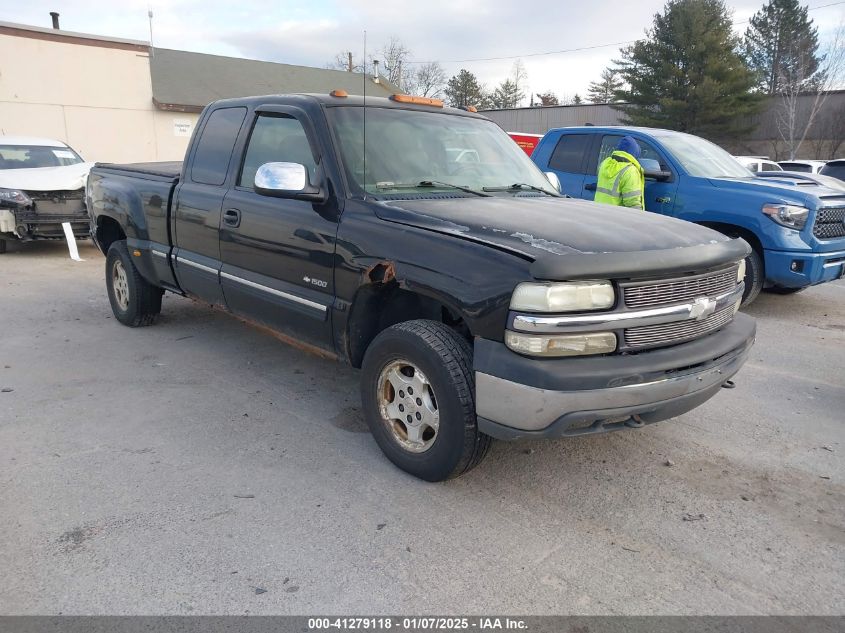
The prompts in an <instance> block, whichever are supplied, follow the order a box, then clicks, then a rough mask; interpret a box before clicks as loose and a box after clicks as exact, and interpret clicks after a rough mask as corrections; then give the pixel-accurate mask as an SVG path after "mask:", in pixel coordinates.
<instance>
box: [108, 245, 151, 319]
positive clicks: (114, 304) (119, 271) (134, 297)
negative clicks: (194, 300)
mask: <svg viewBox="0 0 845 633" xmlns="http://www.w3.org/2000/svg"><path fill="white" fill-rule="evenodd" d="M106 289H107V290H108V293H109V303H111V309H112V312H113V313H114V317H115V318H116V319H117V320H118V321H120V322H121V323H123V325H128V326H129V327H139V326H142V325H151V324H152V323H153V322H154V321H155V318H156V316H157V315H158V313H159V312H161V296H162V294H164V291H163V290H162V289H161V288H158V287H157V286H153V285H152V284H150V283H148V282H147V281H146V280H145V279H144V278H143V277H141V274H140V273H139V272H138V269H137V268H135V263H134V262H133V261H132V258H131V257H130V256H129V250H128V249H127V248H126V240H118V241H116V242H114V243H112V245H111V246H110V247H109V252H108V254H107V255H106Z"/></svg>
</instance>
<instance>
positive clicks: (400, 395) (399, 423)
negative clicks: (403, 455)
mask: <svg viewBox="0 0 845 633" xmlns="http://www.w3.org/2000/svg"><path fill="white" fill-rule="evenodd" d="M377 389H378V394H377V396H378V404H379V412H380V414H381V421H382V423H383V424H384V425H385V426H386V427H387V429H388V431H390V435H391V437H392V438H393V439H394V441H395V442H396V443H397V444H399V446H401V447H402V448H403V449H405V450H406V451H410V452H411V453H424V452H425V451H427V450H428V449H430V448H431V447H432V445H433V444H434V442H435V440H436V439H437V431H438V429H439V428H440V411H439V410H438V408H437V397H436V396H435V394H434V388H433V387H432V386H431V383H430V382H429V380H428V378H427V377H426V375H425V374H424V373H423V372H422V371H420V369H419V367H417V366H416V365H414V364H413V363H411V362H410V361H407V360H405V359H397V360H394V361H391V362H390V363H388V364H387V365H385V366H384V367H383V368H382V370H381V373H380V374H379V380H378V387H377Z"/></svg>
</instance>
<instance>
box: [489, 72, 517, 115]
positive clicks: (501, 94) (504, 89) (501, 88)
mask: <svg viewBox="0 0 845 633" xmlns="http://www.w3.org/2000/svg"><path fill="white" fill-rule="evenodd" d="M524 97H525V95H524V94H522V92H520V90H519V88H518V87H517V85H516V82H514V81H512V80H511V79H505V80H504V81H503V82H502V83H500V84H499V85H498V86H497V87H496V89H495V90H494V91H493V94H492V95H490V101H491V103H492V106H493V107H494V108H496V109H500V110H504V109H506V108H515V107H517V106H518V105H519V104H520V102H521V101H522V99H523V98H524Z"/></svg>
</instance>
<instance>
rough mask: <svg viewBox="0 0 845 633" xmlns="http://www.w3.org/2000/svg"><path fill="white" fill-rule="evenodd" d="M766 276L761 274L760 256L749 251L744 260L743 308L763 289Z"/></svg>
mask: <svg viewBox="0 0 845 633" xmlns="http://www.w3.org/2000/svg"><path fill="white" fill-rule="evenodd" d="M765 279H766V275H765V273H764V272H763V260H762V259H761V258H760V254H759V253H758V252H757V251H756V250H754V249H753V248H752V249H751V254H750V255H749V256H748V257H746V258H745V292H743V293H742V304H741V306H742V307H743V308H744V307H746V306H749V305H751V304H752V303H753V302H754V300H755V299H756V298H757V295H759V294H760V291H761V290H762V289H763V282H764V281H765Z"/></svg>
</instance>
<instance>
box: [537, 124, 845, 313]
mask: <svg viewBox="0 0 845 633" xmlns="http://www.w3.org/2000/svg"><path fill="white" fill-rule="evenodd" d="M625 135H630V136H632V137H634V138H635V139H636V140H637V142H638V143H639V144H640V146H641V147H642V150H643V152H642V157H641V159H640V162H641V164H642V166H643V170H644V171H645V174H646V187H645V204H646V210H648V211H653V212H655V213H660V214H663V215H669V216H672V217H676V218H680V219H682V220H689V221H690V222H695V223H697V224H702V225H705V226H708V227H710V228H713V229H716V230H717V231H720V232H721V233H724V234H725V235H730V236H731V237H742V238H744V239H745V240H746V241H747V242H748V243H749V244H750V245H751V246H752V248H753V251H752V253H751V254H750V255H749V256H748V258H747V260H746V274H745V295H744V297H743V305H748V304H749V303H751V302H752V301H753V300H754V299H755V298H756V297H757V295H758V294H759V293H760V290H762V289H763V288H767V289H769V290H771V291H773V292H777V293H780V294H791V293H793V292H797V291H799V290H802V289H803V288H806V287H808V286H812V285H814V284H820V283H824V282H826V281H832V280H834V279H838V278H840V277H843V276H844V275H845V193H843V192H841V191H834V190H832V189H827V188H825V187H821V186H818V185H815V184H813V183H808V182H806V181H802V180H800V179H793V180H790V179H789V178H784V179H781V178H778V179H775V180H771V179H766V180H764V179H761V178H756V177H755V176H754V174H753V173H752V172H750V171H748V170H747V169H746V168H745V167H743V166H742V165H740V164H739V163H738V162H737V161H736V160H735V159H734V158H733V157H732V156H731V155H730V154H728V153H727V152H725V151H724V150H722V149H721V148H720V147H718V146H717V145H714V144H713V143H711V142H709V141H706V140H704V139H702V138H699V137H697V136H692V135H689V134H683V133H681V132H673V131H670V130H658V129H652V128H637V127H615V126H614V127H598V126H596V127H593V126H586V127H568V128H558V129H554V130H550V131H549V132H548V133H547V134H546V135H545V136H544V137H543V139H542V140H541V141H540V143H539V145H538V146H537V148H536V149H535V150H534V153H533V154H532V156H531V158H532V160H533V161H534V162H535V163H536V164H537V165H538V166H539V167H540V168H541V169H542V170H543V171H545V172H553V173H554V174H555V175H557V177H558V179H559V180H560V184H561V191H562V192H563V193H565V194H567V195H570V196H572V197H575V198H586V199H588V200H592V199H593V196H594V195H595V190H596V173H597V170H598V165H599V163H600V162H601V161H602V160H604V158H605V157H606V156H608V155H609V154H610V153H611V152H612V151H613V150H614V149H615V148H616V144H617V143H618V142H619V140H620V139H621V138H622V137H623V136H625Z"/></svg>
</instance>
